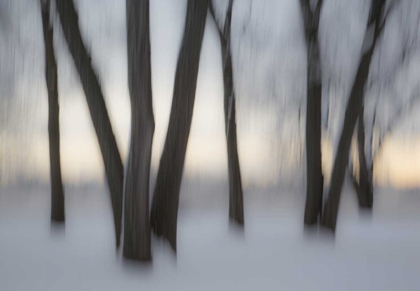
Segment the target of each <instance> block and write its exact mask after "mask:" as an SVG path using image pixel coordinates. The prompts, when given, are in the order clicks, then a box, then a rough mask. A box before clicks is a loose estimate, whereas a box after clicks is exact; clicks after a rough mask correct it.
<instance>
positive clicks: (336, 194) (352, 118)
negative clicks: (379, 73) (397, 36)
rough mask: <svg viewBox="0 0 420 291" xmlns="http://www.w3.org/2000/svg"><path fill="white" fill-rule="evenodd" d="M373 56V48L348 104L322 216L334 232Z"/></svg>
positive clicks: (358, 74)
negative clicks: (353, 137)
mask: <svg viewBox="0 0 420 291" xmlns="http://www.w3.org/2000/svg"><path fill="white" fill-rule="evenodd" d="M372 54H373V48H372V49H371V51H369V52H368V53H366V54H365V55H364V56H363V57H362V61H361V63H360V66H359V68H358V71H357V75H356V79H355V81H354V85H353V88H352V90H351V95H350V99H349V102H348V104H347V109H346V113H345V119H344V126H343V130H342V132H341V136H340V141H339V144H338V149H337V154H336V156H335V160H334V167H333V172H332V177H331V185H330V190H329V194H328V199H327V201H326V203H325V207H324V213H323V216H322V224H323V225H324V226H326V227H328V228H330V229H332V230H333V231H334V230H335V225H336V222H337V214H338V206H339V203H340V196H341V190H342V187H343V182H344V174H345V171H346V168H347V162H348V156H349V151H350V144H351V138H352V135H353V130H354V127H355V125H356V121H357V118H358V116H359V114H360V109H361V107H362V104H363V92H364V88H365V84H366V81H367V77H368V74H369V67H370V62H371V59H372Z"/></svg>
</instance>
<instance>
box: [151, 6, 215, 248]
mask: <svg viewBox="0 0 420 291" xmlns="http://www.w3.org/2000/svg"><path fill="white" fill-rule="evenodd" d="M207 9H208V0H188V4H187V17H186V21H185V28H184V36H183V39H182V43H181V50H180V53H179V57H178V64H177V68H176V74H175V84H174V93H173V98H172V108H171V114H170V118H169V126H168V131H167V135H166V140H165V146H164V149H163V153H162V156H161V159H160V164H159V170H158V175H157V179H156V188H155V192H154V196H153V202H152V210H151V226H152V229H153V231H154V232H155V234H156V235H157V236H163V238H164V239H167V240H168V241H169V243H170V245H171V247H172V248H173V250H175V251H176V233H177V217H178V203H179V191H180V187H181V180H182V172H183V168H184V160H185V153H186V149H187V143H188V136H189V133H190V127H191V120H192V114H193V107H194V99H195V91H196V88H197V77H198V68H199V62H200V53H201V45H202V42H203V36H204V28H205V24H206V16H207Z"/></svg>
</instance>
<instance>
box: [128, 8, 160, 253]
mask: <svg viewBox="0 0 420 291" xmlns="http://www.w3.org/2000/svg"><path fill="white" fill-rule="evenodd" d="M126 14H127V57H128V84H129V90H130V98H131V143H130V153H129V160H128V166H127V173H126V180H125V201H124V250H123V254H124V257H126V258H128V259H136V260H142V261H148V260H151V254H150V222H149V176H150V161H151V154H152V142H153V133H154V129H155V122H154V116H153V105H152V71H151V60H150V29H149V0H127V2H126Z"/></svg>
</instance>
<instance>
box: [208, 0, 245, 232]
mask: <svg viewBox="0 0 420 291" xmlns="http://www.w3.org/2000/svg"><path fill="white" fill-rule="evenodd" d="M209 6H210V7H209V8H210V13H211V15H212V17H213V19H214V22H215V24H216V26H217V27H218V25H217V21H216V17H215V13H214V9H213V3H212V1H210V5H209ZM232 7H233V0H229V4H228V9H227V12H226V17H225V23H224V27H223V30H221V29H220V28H219V27H218V30H219V36H220V45H221V50H222V66H223V84H224V110H225V126H226V142H227V151H228V153H227V154H228V169H229V218H230V219H231V220H233V221H234V222H236V223H238V224H239V225H243V224H244V198H243V193H242V180H241V169H240V167H239V157H238V141H237V133H236V100H235V99H236V96H235V88H234V83H233V69H232V53H231V45H230V33H231V22H232Z"/></svg>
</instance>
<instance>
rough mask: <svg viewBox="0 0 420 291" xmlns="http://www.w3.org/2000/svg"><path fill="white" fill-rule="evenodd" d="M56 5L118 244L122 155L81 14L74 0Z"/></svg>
mask: <svg viewBox="0 0 420 291" xmlns="http://www.w3.org/2000/svg"><path fill="white" fill-rule="evenodd" d="M56 4H57V10H58V14H59V17H60V22H61V26H62V28H63V32H64V36H65V39H66V41H67V45H68V48H69V50H70V53H71V55H72V57H73V61H74V63H75V65H76V68H77V71H78V72H79V76H80V81H81V83H82V86H83V90H84V92H85V95H86V100H87V103H88V106H89V111H90V115H91V117H92V122H93V126H94V128H95V131H96V135H97V137H98V142H99V147H100V149H101V153H102V158H103V160H104V164H105V172H106V176H107V180H108V186H109V190H110V194H111V203H112V209H113V214H114V227H115V238H116V245H117V247H119V245H120V235H121V213H122V191H123V178H124V177H123V176H124V169H123V164H122V161H121V156H120V153H119V151H118V146H117V142H116V140H115V136H114V133H113V131H112V126H111V122H110V120H109V116H108V111H107V109H106V105H105V100H104V96H103V94H102V90H101V86H100V84H99V81H98V77H97V76H96V73H95V71H94V69H93V67H92V60H91V57H90V55H89V52H88V51H87V50H86V47H85V45H84V43H83V40H82V37H81V34H80V29H79V24H78V16H77V13H76V10H75V7H74V3H73V0H56Z"/></svg>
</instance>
